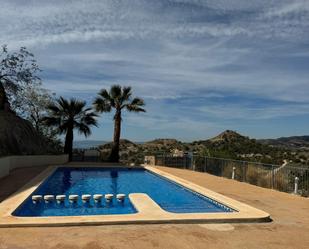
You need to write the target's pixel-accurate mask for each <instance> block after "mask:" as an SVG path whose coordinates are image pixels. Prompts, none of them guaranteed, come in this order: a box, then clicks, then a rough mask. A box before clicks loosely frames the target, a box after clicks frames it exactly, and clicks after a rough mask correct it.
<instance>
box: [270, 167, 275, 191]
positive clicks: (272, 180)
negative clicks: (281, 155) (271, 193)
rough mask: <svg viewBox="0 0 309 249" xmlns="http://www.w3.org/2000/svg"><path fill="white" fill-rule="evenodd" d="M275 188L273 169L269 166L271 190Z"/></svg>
mask: <svg viewBox="0 0 309 249" xmlns="http://www.w3.org/2000/svg"><path fill="white" fill-rule="evenodd" d="M274 187H275V169H274V165H272V166H271V188H272V189H274Z"/></svg>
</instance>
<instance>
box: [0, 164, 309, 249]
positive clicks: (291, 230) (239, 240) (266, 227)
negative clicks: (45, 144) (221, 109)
mask: <svg viewBox="0 0 309 249" xmlns="http://www.w3.org/2000/svg"><path fill="white" fill-rule="evenodd" d="M159 168H160V169H161V170H164V171H166V172H168V173H171V174H174V175H175V176H178V177H181V178H183V179H186V180H189V181H192V182H194V183H196V184H199V185H201V186H203V187H206V188H209V189H211V190H214V191H216V192H218V193H221V194H223V195H226V196H228V197H231V198H233V199H236V200H239V201H241V202H244V203H247V204H249V205H252V206H253V207H256V208H259V209H262V210H264V211H266V212H268V213H270V214H271V217H272V219H273V221H272V222H271V223H259V224H252V223H251V224H214V225H212V224H178V225H122V226H120V225H117V226H116V225H115V226H88V227H85V226H83V227H53V228H0V248H12V249H13V248H14V249H17V248H45V249H48V248H89V249H90V248H91V249H97V248H180V249H181V248H184V249H185V248H220V249H225V248H250V249H251V248H252V249H261V248H263V249H268V248H284V249H289V248H291V249H292V248H293V249H294V248H297V249H301V248H308V245H309V236H308V234H309V199H305V198H302V197H298V196H294V195H290V194H286V193H281V192H277V191H273V190H269V189H263V188H259V187H256V186H252V185H249V184H246V183H241V182H237V181H232V180H228V179H224V178H219V177H216V176H212V175H208V174H205V173H198V172H192V171H188V170H181V169H173V168H165V167H159ZM43 169H44V168H42V167H41V168H40V167H35V168H26V169H17V170H14V171H13V172H12V174H11V175H10V176H7V177H5V178H3V179H0V201H1V200H3V199H4V198H6V197H7V196H8V195H9V194H12V193H13V192H14V191H16V190H18V189H19V188H20V187H21V186H22V185H23V184H24V183H26V182H27V181H29V180H30V179H31V178H32V177H34V176H35V175H37V174H38V173H40V172H41V171H42V170H43Z"/></svg>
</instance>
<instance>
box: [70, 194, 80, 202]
mask: <svg viewBox="0 0 309 249" xmlns="http://www.w3.org/2000/svg"><path fill="white" fill-rule="evenodd" d="M78 198H79V196H78V195H69V201H70V202H71V203H76V202H77V201H78Z"/></svg>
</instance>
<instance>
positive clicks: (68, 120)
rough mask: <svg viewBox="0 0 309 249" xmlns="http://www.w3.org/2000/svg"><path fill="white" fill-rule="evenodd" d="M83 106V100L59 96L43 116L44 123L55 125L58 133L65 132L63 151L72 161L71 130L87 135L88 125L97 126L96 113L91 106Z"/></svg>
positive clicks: (89, 132) (84, 103) (88, 132)
mask: <svg viewBox="0 0 309 249" xmlns="http://www.w3.org/2000/svg"><path fill="white" fill-rule="evenodd" d="M85 106H86V102H84V101H79V100H76V99H74V98H71V99H70V100H66V99H64V98H62V97H60V98H59V99H57V100H56V102H55V103H54V104H51V105H49V106H48V107H47V108H48V113H49V115H48V116H46V117H44V118H43V122H44V123H45V124H46V125H48V126H53V127H56V128H57V130H58V133H59V134H65V144H64V153H67V154H69V160H70V161H72V150H73V139H74V135H73V130H74V129H77V130H78V132H79V133H80V134H84V135H85V136H86V137H87V136H89V135H90V134H91V130H90V126H97V121H96V117H97V114H95V113H94V112H93V111H92V108H85Z"/></svg>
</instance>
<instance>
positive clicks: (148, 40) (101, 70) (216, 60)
mask: <svg viewBox="0 0 309 249" xmlns="http://www.w3.org/2000/svg"><path fill="white" fill-rule="evenodd" d="M0 12H1V14H0V27H1V29H0V44H8V46H9V49H11V50H13V49H16V48H18V47H20V46H26V47H27V48H28V49H29V50H31V51H32V52H33V53H34V54H35V56H36V58H37V60H38V62H39V64H40V66H41V68H42V69H43V72H42V79H43V81H44V86H45V87H46V88H48V89H50V90H51V91H53V92H55V93H57V95H62V96H65V97H72V96H74V97H78V98H82V99H85V100H87V101H88V102H89V103H91V101H92V100H93V98H94V97H95V94H96V92H98V91H99V90H100V89H101V88H108V87H109V86H110V85H111V84H115V83H117V84H122V85H131V86H132V87H133V89H134V92H135V94H136V95H138V96H140V97H143V98H144V99H145V101H146V103H147V107H146V108H147V113H146V114H126V115H125V116H124V127H123V137H126V138H129V139H132V140H136V141H145V140H149V139H152V138H159V137H174V138H178V139H181V140H186V141H190V140H196V139H204V138H208V137H211V136H214V135H216V134H217V133H218V132H221V131H222V130H225V129H232V130H236V131H238V132H240V133H242V134H245V135H248V136H251V137H256V138H266V137H279V136H289V135H301V134H309V32H308V27H309V1H308V0H259V1H256V0H100V1H99V0H96V1H94V0H74V1H73V0H72V1H69V0H66V1H63V0H49V1H43V0H28V1H26V0H1V10H0ZM112 128H113V127H112V119H111V116H110V115H107V114H104V115H102V117H101V118H100V127H99V128H97V129H94V130H93V135H92V136H91V139H105V140H110V139H111V137H112V130H113V129H112ZM81 138H82V137H79V139H81Z"/></svg>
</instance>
